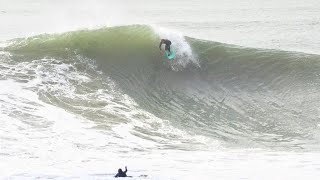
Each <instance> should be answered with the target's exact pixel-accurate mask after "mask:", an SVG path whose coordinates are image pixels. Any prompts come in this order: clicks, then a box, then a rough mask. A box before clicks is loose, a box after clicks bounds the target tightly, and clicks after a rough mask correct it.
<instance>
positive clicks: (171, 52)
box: [165, 48, 176, 60]
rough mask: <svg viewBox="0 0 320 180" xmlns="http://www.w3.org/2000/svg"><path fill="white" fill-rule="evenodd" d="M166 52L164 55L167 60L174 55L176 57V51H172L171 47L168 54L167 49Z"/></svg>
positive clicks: (171, 58)
mask: <svg viewBox="0 0 320 180" xmlns="http://www.w3.org/2000/svg"><path fill="white" fill-rule="evenodd" d="M165 52H166V56H167V58H168V59H169V60H173V59H174V58H175V57H176V53H175V52H174V50H173V48H170V56H169V55H168V54H169V53H168V51H165Z"/></svg>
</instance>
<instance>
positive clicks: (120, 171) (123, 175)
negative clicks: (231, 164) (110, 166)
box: [114, 166, 128, 178]
mask: <svg viewBox="0 0 320 180" xmlns="http://www.w3.org/2000/svg"><path fill="white" fill-rule="evenodd" d="M127 171H128V169H127V166H126V170H125V171H122V169H118V174H116V175H115V176H114V177H116V178H117V177H127V174H126V173H127Z"/></svg>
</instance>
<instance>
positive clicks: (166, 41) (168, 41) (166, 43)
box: [159, 39, 171, 56]
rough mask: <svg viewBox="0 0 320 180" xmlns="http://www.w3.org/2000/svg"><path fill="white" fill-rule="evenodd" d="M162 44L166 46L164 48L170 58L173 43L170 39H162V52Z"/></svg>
mask: <svg viewBox="0 0 320 180" xmlns="http://www.w3.org/2000/svg"><path fill="white" fill-rule="evenodd" d="M162 44H165V45H166V46H165V47H164V50H166V51H168V55H169V56H170V53H171V51H170V45H171V41H170V40H168V39H161V41H160V45H159V48H160V50H161V45H162Z"/></svg>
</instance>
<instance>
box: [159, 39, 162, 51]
mask: <svg viewBox="0 0 320 180" xmlns="http://www.w3.org/2000/svg"><path fill="white" fill-rule="evenodd" d="M161 45H162V41H161V42H160V45H159V49H160V50H161Z"/></svg>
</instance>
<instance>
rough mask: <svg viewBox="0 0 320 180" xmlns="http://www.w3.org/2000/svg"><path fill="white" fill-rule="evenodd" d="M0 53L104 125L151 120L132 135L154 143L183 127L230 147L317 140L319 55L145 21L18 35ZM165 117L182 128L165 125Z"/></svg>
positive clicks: (50, 96) (45, 95) (53, 99)
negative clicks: (204, 36)
mask: <svg viewBox="0 0 320 180" xmlns="http://www.w3.org/2000/svg"><path fill="white" fill-rule="evenodd" d="M160 38H169V39H171V40H172V42H173V48H174V49H175V50H176V51H177V59H176V60H174V61H168V60H166V59H165V58H164V57H162V56H161V54H160V53H159V49H158V45H159V39H160ZM4 51H7V52H10V58H9V59H10V60H12V61H13V62H14V63H17V62H19V65H20V66H24V65H26V64H28V66H30V69H32V68H36V69H37V68H38V69H41V71H37V72H38V73H39V72H40V76H41V77H43V78H42V81H41V83H40V85H38V88H37V90H38V92H39V94H40V97H41V98H42V99H44V100H45V101H47V102H50V103H52V104H54V105H57V106H60V107H63V108H65V109H67V110H69V111H72V112H75V113H78V114H81V115H83V116H85V117H86V118H88V119H92V120H94V121H96V122H100V124H101V126H102V127H104V128H111V127H112V125H113V124H117V123H121V122H126V121H128V120H130V119H135V120H136V122H137V123H139V122H140V121H143V122H144V123H147V124H148V125H149V126H148V127H146V126H137V127H136V128H135V133H134V134H135V135H136V136H138V137H143V138H146V139H148V138H149V139H152V138H151V137H154V140H155V141H159V140H157V138H163V139H167V140H169V141H173V140H176V139H179V138H180V137H179V136H181V138H182V137H183V136H185V134H184V133H187V134H188V135H201V136H204V137H207V138H209V139H214V140H217V141H219V142H221V143H223V144H224V145H225V146H231V147H239V146H240V147H268V148H280V149H282V148H293V149H296V148H298V149H300V148H302V149H309V148H310V147H311V148H312V149H319V147H320V146H319V145H320V142H319V123H320V121H319V116H320V111H319V107H320V106H319V105H320V96H319V90H320V80H319V69H320V56H319V55H312V54H304V53H299V52H285V51H279V50H266V49H254V48H245V47H239V46H234V45H228V44H223V43H218V42H212V41H206V40H199V39H194V38H191V37H184V36H181V35H179V34H177V33H174V32H170V31H167V30H163V29H158V28H152V27H149V26H143V25H132V26H122V27H112V28H102V29H98V30H81V31H74V32H68V33H64V34H55V35H46V34H44V35H39V36H35V37H30V38H27V39H14V40H12V41H11V42H10V45H9V46H7V47H6V48H4ZM61 66H63V68H59V70H57V69H56V68H57V67H61ZM16 68H17V69H19V67H18V66H17V67H16ZM21 68H22V69H23V67H21ZM25 73H28V72H25ZM73 74H77V76H76V78H74V76H73ZM34 76H35V75H34V74H32V73H31V74H30V75H29V76H27V77H20V78H21V79H23V80H25V81H28V80H30V79H32V78H33V77H34ZM45 77H50V78H48V79H47V80H44V79H46V78H45ZM79 77H83V78H79ZM86 77H89V78H90V79H91V81H87V80H86ZM21 79H20V80H21ZM66 89H67V90H66ZM70 89H71V90H70ZM70 92H71V93H70ZM102 96H103V97H104V100H109V101H100V100H99V98H100V97H102ZM111 97H112V98H111ZM136 107H139V109H142V110H143V111H144V112H147V113H142V112H141V111H138V110H137V109H136ZM149 113H150V114H149ZM150 116H154V117H153V118H150ZM151 119H153V120H154V119H157V122H155V121H151ZM159 121H161V122H159ZM167 121H168V123H169V124H170V125H171V126H173V127H175V128H176V130H174V131H178V130H180V131H181V132H180V131H179V133H175V132H172V130H170V129H169V130H167V131H164V132H162V130H163V129H162V128H164V127H163V124H162V123H163V122H167ZM98 124H99V123H98ZM155 129H156V130H155ZM189 140H190V141H189V143H198V142H193V141H197V140H199V139H189ZM183 141H187V140H186V139H184V140H181V142H183ZM199 143H201V142H199Z"/></svg>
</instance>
